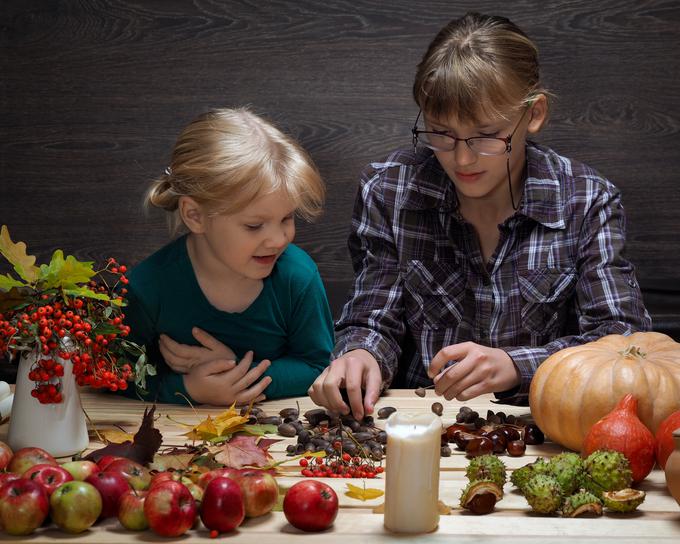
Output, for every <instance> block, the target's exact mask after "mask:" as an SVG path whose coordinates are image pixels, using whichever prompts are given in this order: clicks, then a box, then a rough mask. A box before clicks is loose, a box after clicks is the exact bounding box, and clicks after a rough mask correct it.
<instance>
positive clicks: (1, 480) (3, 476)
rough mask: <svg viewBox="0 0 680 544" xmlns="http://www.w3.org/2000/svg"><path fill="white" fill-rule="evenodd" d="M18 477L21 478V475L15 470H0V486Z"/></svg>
mask: <svg viewBox="0 0 680 544" xmlns="http://www.w3.org/2000/svg"><path fill="white" fill-rule="evenodd" d="M19 478H21V476H20V475H19V474H17V473H16V472H0V487H2V486H3V485H5V484H6V483H7V482H11V481H13V480H18V479H19Z"/></svg>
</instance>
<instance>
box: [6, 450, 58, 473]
mask: <svg viewBox="0 0 680 544" xmlns="http://www.w3.org/2000/svg"><path fill="white" fill-rule="evenodd" d="M58 464H59V463H57V460H56V459H55V458H54V457H52V456H51V455H50V454H49V453H47V452H46V451H45V450H43V449H40V448H21V449H20V450H17V451H15V452H14V455H13V456H12V460H11V461H10V462H9V465H8V466H7V470H8V471H9V472H16V473H17V474H23V473H24V472H26V471H27V470H28V469H29V468H31V467H32V466H33V465H58Z"/></svg>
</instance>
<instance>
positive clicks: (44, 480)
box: [21, 465, 73, 497]
mask: <svg viewBox="0 0 680 544" xmlns="http://www.w3.org/2000/svg"><path fill="white" fill-rule="evenodd" d="M21 477H22V478H28V479H29V480H33V481H34V482H36V483H38V484H40V485H41V486H42V488H43V489H44V490H45V493H47V496H48V497H49V496H50V495H52V493H53V492H54V490H55V489H57V487H59V486H60V485H61V484H63V483H65V482H70V481H71V480H73V476H71V473H70V472H69V471H68V470H66V469H64V468H62V467H60V466H58V465H57V466H54V465H33V466H32V467H31V468H29V469H28V470H27V471H26V472H24V473H23V475H22V476H21Z"/></svg>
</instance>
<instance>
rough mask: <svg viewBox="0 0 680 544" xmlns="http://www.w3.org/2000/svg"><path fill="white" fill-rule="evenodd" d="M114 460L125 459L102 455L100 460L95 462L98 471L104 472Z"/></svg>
mask: <svg viewBox="0 0 680 544" xmlns="http://www.w3.org/2000/svg"><path fill="white" fill-rule="evenodd" d="M116 459H125V457H120V456H118V455H104V456H102V458H101V459H99V461H97V466H98V467H99V470H101V471H102V472H103V471H104V470H106V467H108V466H109V465H110V464H111V463H113V462H114V461H115V460H116Z"/></svg>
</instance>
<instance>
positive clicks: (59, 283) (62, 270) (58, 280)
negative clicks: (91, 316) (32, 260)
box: [40, 249, 96, 298]
mask: <svg viewBox="0 0 680 544" xmlns="http://www.w3.org/2000/svg"><path fill="white" fill-rule="evenodd" d="M93 264H94V263H93V262H92V261H87V262H86V261H79V260H78V259H76V258H75V257H74V256H73V255H68V256H67V257H66V259H64V252H63V251H62V250H61V249H57V250H56V251H55V252H54V253H53V254H52V260H51V261H50V264H49V265H44V264H43V265H41V266H40V280H41V281H43V282H44V287H45V288H46V289H49V288H50V287H64V288H75V287H77V286H78V284H80V283H87V282H88V281H90V280H91V279H92V277H93V276H94V275H95V271H94V269H93V268H92V265H93ZM91 298H96V297H91Z"/></svg>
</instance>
